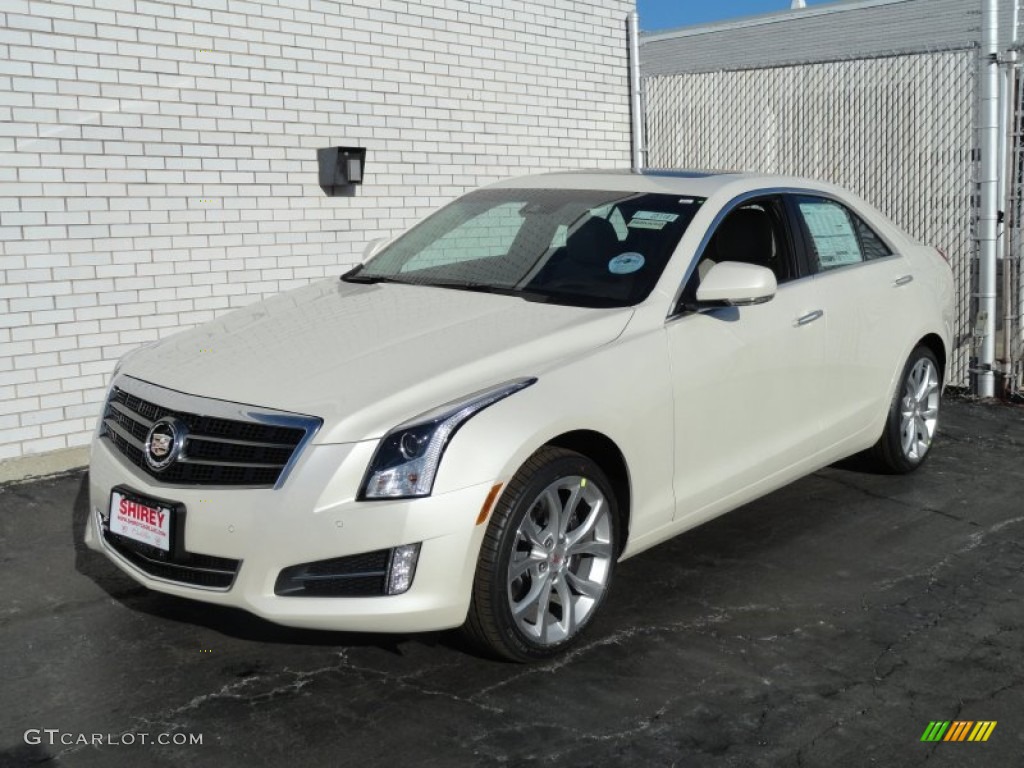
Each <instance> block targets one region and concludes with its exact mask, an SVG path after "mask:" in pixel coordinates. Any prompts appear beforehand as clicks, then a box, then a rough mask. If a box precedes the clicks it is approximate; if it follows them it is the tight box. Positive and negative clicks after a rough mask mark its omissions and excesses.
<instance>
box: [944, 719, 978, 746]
mask: <svg viewBox="0 0 1024 768" xmlns="http://www.w3.org/2000/svg"><path fill="white" fill-rule="evenodd" d="M972 725H974V723H973V722H970V721H967V720H955V721H954V722H953V725H952V726H951V727H950V729H949V733H947V734H946V738H944V739H943V741H963V740H964V739H966V738H967V729H968V728H970V727H971V726H972Z"/></svg>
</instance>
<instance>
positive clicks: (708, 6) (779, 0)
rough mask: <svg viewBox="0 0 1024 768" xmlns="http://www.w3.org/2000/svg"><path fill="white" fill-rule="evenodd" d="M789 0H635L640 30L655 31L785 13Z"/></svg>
mask: <svg viewBox="0 0 1024 768" xmlns="http://www.w3.org/2000/svg"><path fill="white" fill-rule="evenodd" d="M806 2H807V5H809V6H810V5H821V4H822V3H823V2H826V0H806ZM789 5H790V0H637V3H636V9H637V12H638V13H639V14H640V29H642V30H643V31H644V32H652V31H654V30H657V29H668V28H670V27H682V26H686V25H688V24H704V23H707V22H710V21H722V20H723V19H733V18H736V17H737V16H751V15H753V14H755V13H770V12H771V11H779V10H787V9H788V8H789Z"/></svg>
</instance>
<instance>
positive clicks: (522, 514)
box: [462, 448, 618, 662]
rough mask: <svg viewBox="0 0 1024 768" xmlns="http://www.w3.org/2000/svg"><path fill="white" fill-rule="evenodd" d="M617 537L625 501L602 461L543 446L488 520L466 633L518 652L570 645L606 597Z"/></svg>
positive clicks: (507, 652)
mask: <svg viewBox="0 0 1024 768" xmlns="http://www.w3.org/2000/svg"><path fill="white" fill-rule="evenodd" d="M617 541H618V505H617V503H616V499H615V495H614V493H613V492H612V490H611V485H610V484H609V482H608V479H607V478H606V477H605V475H604V473H603V472H602V471H601V469H600V467H598V466H597V464H595V463H594V462H593V461H591V460H590V459H588V458H586V457H585V456H582V455H581V454H578V453H574V452H572V451H567V450H563V449H561V448H542V449H541V450H539V451H538V452H537V453H535V454H534V455H533V456H532V457H530V459H528V460H527V461H526V463H525V464H523V466H522V467H521V468H520V469H519V471H518V472H517V473H516V475H515V476H514V477H513V478H512V480H511V481H510V482H509V484H508V487H507V488H506V489H505V492H504V493H503V494H502V495H501V498H500V500H499V502H498V504H497V506H496V507H495V509H494V512H493V514H492V516H491V520H490V522H489V523H488V526H487V533H486V534H485V536H484V541H483V544H482V546H481V550H480V557H479V559H478V561H477V567H476V575H475V578H474V580H473V595H472V600H471V603H470V608H469V614H468V616H467V618H466V623H465V624H464V625H463V627H462V631H463V634H464V635H465V636H466V637H467V638H468V639H469V640H470V642H472V643H473V644H474V645H475V646H476V647H477V648H479V649H480V650H482V651H484V652H485V653H487V654H489V655H493V656H496V657H499V658H503V659H508V660H510V661H517V662H528V661H540V660H543V659H548V658H551V657H553V656H556V655H557V654H559V653H561V652H562V651H564V650H565V649H566V648H568V647H570V646H571V645H573V644H574V643H575V642H576V641H577V640H578V638H579V636H580V634H581V633H582V632H583V630H584V629H585V628H586V627H587V626H588V625H589V624H590V623H591V620H592V619H593V617H594V615H595V614H596V613H597V611H598V609H599V608H600V607H601V604H602V603H603V601H604V598H605V596H606V595H607V593H608V589H609V587H610V586H611V580H612V573H613V571H614V569H615V559H616V557H617V556H618V548H617ZM566 603H568V604H569V605H570V606H571V608H570V610H565V609H564V606H565V604H566Z"/></svg>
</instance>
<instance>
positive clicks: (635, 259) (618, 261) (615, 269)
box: [608, 251, 645, 275]
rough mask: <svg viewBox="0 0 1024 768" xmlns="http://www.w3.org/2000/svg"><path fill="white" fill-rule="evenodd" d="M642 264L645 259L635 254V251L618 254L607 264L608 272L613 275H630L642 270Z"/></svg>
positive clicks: (640, 254) (641, 255) (639, 254)
mask: <svg viewBox="0 0 1024 768" xmlns="http://www.w3.org/2000/svg"><path fill="white" fill-rule="evenodd" d="M644 262H645V259H644V256H643V254H642V253H636V252H635V251H630V252H629V253H620V254H619V255H618V256H616V257H615V258H613V259H612V260H611V261H609V262H608V271H609V272H611V273H612V274H613V275H631V274H633V273H634V272H636V271H638V270H639V269H642V268H643V266H644Z"/></svg>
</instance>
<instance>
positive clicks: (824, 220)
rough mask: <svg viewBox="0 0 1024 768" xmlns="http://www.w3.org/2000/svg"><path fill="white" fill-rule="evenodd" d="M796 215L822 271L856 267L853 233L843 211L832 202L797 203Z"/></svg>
mask: <svg viewBox="0 0 1024 768" xmlns="http://www.w3.org/2000/svg"><path fill="white" fill-rule="evenodd" d="M800 212H801V213H802V214H803V216H804V221H805V222H806V223H807V229H808V230H810V233H811V237H812V238H813V239H814V247H815V250H817V252H818V262H819V263H820V264H821V268H822V269H830V268H832V267H841V266H844V265H846V264H856V263H857V262H859V261H860V260H861V255H860V246H859V245H858V243H857V234H856V233H855V232H854V231H853V225H852V224H851V223H850V217H849V216H847V215H846V211H844V210H843V209H842V208H840V207H839V206H838V205H836V204H835V203H829V202H820V203H818V202H814V203H812V202H801V203H800Z"/></svg>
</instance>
